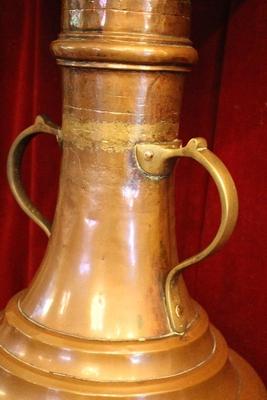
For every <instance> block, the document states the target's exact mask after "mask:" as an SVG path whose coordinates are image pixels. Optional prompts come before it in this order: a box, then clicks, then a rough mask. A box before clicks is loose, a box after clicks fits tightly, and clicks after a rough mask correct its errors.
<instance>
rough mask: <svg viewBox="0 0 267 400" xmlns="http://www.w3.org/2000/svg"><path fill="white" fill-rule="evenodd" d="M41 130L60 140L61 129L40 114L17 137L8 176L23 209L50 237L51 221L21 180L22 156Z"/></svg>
mask: <svg viewBox="0 0 267 400" xmlns="http://www.w3.org/2000/svg"><path fill="white" fill-rule="evenodd" d="M40 132H45V133H49V134H50V135H54V136H55V137H56V138H57V140H58V142H60V140H61V139H60V135H61V132H60V129H59V127H58V126H56V125H55V124H54V123H53V122H51V121H50V120H49V119H48V118H47V117H45V116H41V115H39V116H38V117H36V119H35V122H34V124H33V125H32V126H30V127H29V128H27V129H25V130H24V131H23V132H21V134H20V135H19V136H18V137H17V138H16V140H15V141H14V143H13V144H12V147H11V149H10V151H9V155H8V160H7V177H8V182H9V186H10V189H11V190H12V193H13V195H14V197H15V199H16V200H17V202H18V204H19V205H20V207H21V208H22V210H23V211H24V212H25V213H26V214H27V215H28V216H29V217H30V218H31V219H32V220H33V221H34V222H35V223H36V224H37V225H39V226H40V228H41V229H42V230H43V231H44V232H45V234H46V235H47V236H48V237H49V236H50V233H51V232H50V230H51V223H50V222H49V221H48V220H47V219H46V218H45V217H44V216H43V215H42V214H41V213H40V211H39V210H38V209H37V208H36V207H35V206H34V205H33V204H32V202H31V200H30V199H29V198H28V196H27V194H26V192H25V190H24V187H23V184H22V182H21V176H20V169H21V162H22V157H23V154H24V150H25V149H26V146H27V144H28V143H29V142H30V141H31V140H32V139H33V138H34V137H35V136H36V135H38V133H40Z"/></svg>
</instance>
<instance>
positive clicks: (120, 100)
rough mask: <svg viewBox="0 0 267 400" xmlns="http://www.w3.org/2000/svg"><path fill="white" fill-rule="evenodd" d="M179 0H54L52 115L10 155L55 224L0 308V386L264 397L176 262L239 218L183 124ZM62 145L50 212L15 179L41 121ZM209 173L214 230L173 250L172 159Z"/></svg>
mask: <svg viewBox="0 0 267 400" xmlns="http://www.w3.org/2000/svg"><path fill="white" fill-rule="evenodd" d="M189 35H190V2H189V1H188V0H135V1H132V0H104V1H103V0H63V1H62V32H61V34H60V36H59V39H58V40H57V41H55V42H53V44H52V49H53V51H54V54H55V55H56V58H57V62H58V64H59V65H60V66H61V67H62V71H63V122H62V128H61V129H60V128H58V127H56V126H55V125H54V124H52V123H51V122H49V121H47V120H46V119H43V118H42V117H37V119H36V121H35V123H34V125H33V126H31V127H30V128H28V129H26V130H25V131H24V132H22V134H20V135H19V136H18V138H17V139H16V141H15V142H14V144H13V145H12V148H11V150H10V154H9V157H8V178H9V183H10V186H11V190H12V192H13V194H14V196H15V198H16V200H17V201H18V203H19V205H20V206H21V207H22V209H23V210H24V211H25V212H26V213H27V214H28V215H29V216H30V217H31V218H32V219H33V220H34V221H35V222H36V223H37V224H38V225H39V226H40V227H41V228H42V229H43V230H44V231H45V233H46V234H47V235H48V236H49V242H48V247H47V251H46V254H45V256H44V259H43V261H42V263H41V266H40V268H39V270H38V272H37V274H36V277H35V278H34V280H33V282H32V283H31V285H30V287H29V288H28V289H27V290H24V291H23V292H21V293H19V294H17V295H16V296H15V297H14V298H13V299H12V300H11V301H10V303H9V304H8V306H7V308H6V309H5V310H4V311H3V312H2V313H1V314H0V398H1V399H7V400H15V399H16V400H17V399H20V400H26V399H27V400H28V399H30V400H52V399H53V400H83V399H89V398H90V399H113V400H114V399H130V398H133V399H136V400H137V399H138V400H140V399H151V400H264V399H265V400H266V391H265V388H264V386H263V384H262V382H261V381H260V379H259V378H258V377H257V375H256V373H255V372H254V371H253V369H252V368H251V367H250V366H248V364H247V363H246V362H245V361H244V360H243V359H241V358H240V357H239V356H238V355H236V354H235V353H234V352H233V351H232V350H229V349H228V347H227V345H226V343H225V341H224V339H223V337H222V335H221V334H220V333H219V332H218V331H217V330H216V329H215V328H214V327H213V326H212V325H210V324H209V320H208V317H207V315H206V313H205V311H204V310H203V309H202V308H201V306H200V305H199V304H197V303H196V302H195V301H193V300H192V299H191V297H190V295H189V294H188V291H187V289H186V286H185V283H184V281H183V277H182V274H181V271H182V270H183V269H184V268H186V267H188V266H189V265H192V264H194V263H196V262H198V261H200V260H203V259H204V258H205V257H207V256H208V255H210V254H211V253H212V252H214V251H215V250H217V249H218V248H219V247H220V246H221V245H222V244H223V243H224V242H225V241H226V240H227V239H228V237H229V236H230V234H231V232H232V230H233V228H234V226H235V222H236V218H237V212H238V200H237V194H236V189H235V185H234V183H233V180H232V178H231V176H230V174H229V172H228V170H227V169H226V167H225V166H224V165H223V163H222V162H221V161H220V160H219V159H218V157H216V156H215V155H214V154H213V153H212V152H211V151H209V150H208V149H207V144H206V142H205V140H204V139H202V138H195V139H192V140H190V141H189V143H188V144H187V145H186V146H184V147H182V144H181V141H180V139H179V114H180V109H181V101H182V93H183V83H184V78H185V74H186V73H187V72H188V71H190V68H191V65H192V63H193V62H195V61H196V60H197V54H196V51H195V50H194V49H193V47H192V45H191V42H190V40H189ZM42 132H44V133H49V134H53V135H54V136H55V137H56V138H57V140H58V141H59V142H60V144H61V146H62V165H61V173H60V187H59V196H58V202H57V207H56V213H55V218H54V221H53V224H52V227H51V226H50V223H49V222H48V221H47V220H46V219H45V217H43V216H42V214H41V213H40V212H39V211H38V209H37V208H36V207H35V206H34V205H33V204H32V202H31V201H30V200H29V198H28V197H27V195H26V193H25V190H24V188H23V186H22V183H21V180H20V164H21V159H22V156H23V152H24V149H25V146H26V144H27V143H28V142H29V141H30V139H31V138H32V137H34V136H35V135H36V134H38V133H42ZM177 157H190V158H192V159H194V160H196V161H198V162H199V163H200V164H201V165H202V166H204V168H205V169H206V170H207V171H208V172H209V173H210V175H211V176H212V178H213V180H214V181H215V183H216V185H217V188H218V191H219V195H220V201H221V209H222V215H221V223H220V227H219V230H218V232H217V234H216V236H215V238H214V239H213V241H212V242H211V243H210V245H208V247H207V248H205V249H204V250H202V251H201V252H200V253H199V254H197V255H195V256H192V257H190V258H188V259H186V260H185V261H182V262H179V260H178V256H177V246H176V238H175V212H174V211H175V204H174V174H173V167H174V163H175V159H176V158H177Z"/></svg>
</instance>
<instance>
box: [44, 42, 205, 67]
mask: <svg viewBox="0 0 267 400" xmlns="http://www.w3.org/2000/svg"><path fill="white" fill-rule="evenodd" d="M52 50H53V52H54V54H55V56H56V57H57V59H59V60H64V61H65V60H66V62H70V61H72V62H94V63H105V64H106V63H109V64H112V63H114V64H117V65H124V66H125V69H131V68H133V66H135V68H137V69H140V68H141V67H142V65H145V66H147V67H151V68H153V67H154V68H156V67H157V68H161V69H164V68H167V70H168V69H170V70H171V69H173V70H177V68H182V69H183V71H184V70H188V71H189V70H190V66H191V65H192V64H194V63H195V62H196V61H197V52H196V50H195V49H194V48H193V47H191V46H189V45H170V44H164V43H163V44H162V43H161V44H154V43H149V42H146V43H135V44H131V43H128V42H122V41H105V40H102V39H88V38H87V39H83V40H79V41H78V40H77V39H73V38H70V39H59V40H56V41H54V42H53V43H52ZM140 64H141V65H140ZM127 66H129V67H128V68H127Z"/></svg>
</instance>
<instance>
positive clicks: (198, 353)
mask: <svg viewBox="0 0 267 400" xmlns="http://www.w3.org/2000/svg"><path fill="white" fill-rule="evenodd" d="M22 294H23V293H22ZM22 294H20V295H19V296H21V295H22ZM17 303H18V296H16V297H15V298H14V299H13V300H12V301H11V302H10V303H9V305H8V307H7V310H6V314H5V317H4V319H3V321H2V324H1V331H0V347H1V342H2V343H3V344H2V349H3V351H4V352H5V353H6V354H7V355H8V356H9V357H10V358H11V359H12V358H14V359H15V360H16V361H17V362H19V363H21V364H23V365H25V366H26V367H27V366H32V367H33V368H34V369H36V370H37V371H38V370H40V371H43V372H46V373H47V372H48V371H50V373H53V374H60V375H64V376H73V377H75V379H83V380H89V381H90V380H93V381H104V382H105V381H110V382H114V383H116V382H126V381H128V382H141V381H143V380H161V379H165V378H166V377H168V378H169V377H171V376H178V375H184V374H186V373H187V372H189V371H192V370H195V369H198V368H200V367H201V366H203V365H205V364H206V363H208V362H209V359H210V358H213V356H214V353H215V351H216V348H215V343H216V342H215V341H216V339H214V335H213V333H211V332H210V330H209V325H208V318H207V316H206V314H205V312H204V311H202V310H200V317H199V319H198V320H197V321H196V322H195V324H194V325H193V326H192V327H191V329H190V332H189V334H188V336H185V337H183V338H181V337H179V336H170V337H162V338H157V339H148V340H145V341H129V342H126V341H122V342H116V341H112V342H109V341H106V342H105V341H99V340H98V341H97V340H88V339H87V340H86V339H85V338H77V337H70V336H67V335H64V334H63V333H58V332H54V331H50V330H47V329H46V328H45V327H41V326H39V325H36V324H35V323H34V321H31V320H30V319H28V318H25V316H24V315H23V314H21V312H20V310H19V309H18V306H17ZM192 332H193V333H192ZM215 336H216V335H215ZM200 349H202V350H200ZM192 355H193V356H192ZM110 365H113V366H114V368H112V369H111V368H110ZM77 371H78V373H77ZM118 371H119V373H118Z"/></svg>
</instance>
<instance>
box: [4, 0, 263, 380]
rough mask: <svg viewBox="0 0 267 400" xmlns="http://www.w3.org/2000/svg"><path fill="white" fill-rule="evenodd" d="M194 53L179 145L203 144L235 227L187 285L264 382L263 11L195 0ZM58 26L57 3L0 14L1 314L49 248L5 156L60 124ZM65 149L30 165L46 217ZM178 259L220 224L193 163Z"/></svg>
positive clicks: (28, 4) (22, 0)
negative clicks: (231, 184) (43, 121)
mask: <svg viewBox="0 0 267 400" xmlns="http://www.w3.org/2000/svg"><path fill="white" fill-rule="evenodd" d="M192 5H193V32H192V35H193V42H194V44H195V47H196V48H197V49H198V51H199V56H200V61H199V63H198V65H197V66H196V67H194V70H193V72H192V73H191V75H190V77H189V78H188V81H187V84H186V93H185V99H184V106H183V111H182V124H181V134H180V135H181V138H182V139H183V141H184V142H186V141H187V140H188V139H189V138H190V137H193V136H204V137H206V138H207V140H208V143H209V147H210V148H211V149H213V150H214V151H215V153H216V154H217V155H218V156H219V157H221V159H222V160H223V161H224V162H225V164H226V165H227V166H228V168H229V170H230V172H231V174H232V176H233V178H234V180H235V182H236V184H237V188H238V192H239V198H240V217H239V222H238V225H237V228H236V231H235V233H234V234H233V236H232V238H231V239H230V241H229V243H228V244H227V245H226V246H225V247H224V249H223V250H221V251H220V252H219V253H218V254H216V255H214V256H212V257H211V258H210V259H208V260H206V261H204V262H202V263H201V264H200V265H198V266H195V267H193V268H191V269H190V270H189V271H187V272H186V273H185V275H186V280H187V284H188V286H189V289H190V291H191V294H192V296H193V297H195V298H196V299H197V300H198V301H199V302H200V303H201V304H202V305H203V306H204V307H205V308H206V310H207V311H208V313H209V316H210V319H211V320H212V322H213V323H214V324H215V325H216V326H217V327H218V328H219V329H220V330H221V331H222V332H223V334H224V335H225V337H226V338H227V340H228V343H229V344H230V345H231V346H232V347H233V348H234V349H235V350H237V351H238V352H239V353H240V354H242V355H243V356H244V357H245V358H246V359H247V360H248V361H249V362H250V363H251V364H252V365H253V366H254V367H255V368H256V370H257V371H258V372H259V374H260V375H261V376H262V377H263V378H264V379H265V382H266V383H267V373H266V368H265V366H266V362H267V319H266V303H267V295H266V293H267V290H266V288H267V268H266V257H267V227H266V225H267V207H266V205H267V184H266V181H267V179H266V178H267V177H266V171H267V157H266V149H267V146H266V143H265V141H266V139H265V137H266V131H267V2H266V0H247V1H245V0H244V1H234V0H232V1H230V0H221V1H214V0H205V1H202V0H192ZM59 27H60V2H59V1H55V0H13V1H4V2H2V4H1V12H0V40H1V41H2V43H1V48H0V93H1V96H0V112H1V118H0V226H1V230H0V257H1V264H0V308H2V307H4V306H5V304H6V302H7V301H8V300H9V298H10V297H11V296H12V295H13V294H15V293H16V292H17V291H19V290H21V289H22V288H24V287H25V286H27V284H28V282H29V281H30V280H31V279H32V277H33V274H34V272H35V271H36V269H37V268H38V266H39V263H40V261H41V258H42V256H43V253H44V250H45V247H46V243H47V241H46V238H45V236H44V234H43V233H42V232H41V231H40V230H39V228H37V227H36V226H35V225H34V224H33V223H32V222H30V221H29V220H28V218H27V217H26V216H24V214H23V213H22V211H21V210H20V209H19V208H18V206H17V205H16V203H15V201H14V200H13V198H12V196H11V194H10V191H9V188H8V185H7V180H6V172H5V171H6V158H7V153H8V149H9V148H10V146H11V143H12V141H13V140H14V138H15V137H16V136H17V134H18V133H19V132H20V131H22V130H23V129H24V128H25V127H27V126H29V125H31V124H32V123H33V121H34V118H35V116H36V115H37V114H39V113H45V114H47V115H49V116H50V117H51V119H52V120H54V122H56V123H58V124H60V119H61V77H60V70H59V67H57V66H56V63H55V60H54V58H53V56H52V55H51V53H50V51H49V45H50V42H51V41H52V40H53V39H55V38H56V37H57V34H58V31H59ZM59 162H60V150H59V148H58V146H57V143H55V141H54V140H53V138H50V137H40V138H38V139H36V140H34V141H33V143H32V145H31V146H30V149H29V151H28V152H27V154H26V157H25V162H24V177H25V184H26V187H27V189H28V192H29V193H30V196H31V198H32V199H33V200H34V202H35V203H36V204H38V206H39V207H40V209H41V210H42V211H43V212H44V213H45V214H46V215H48V216H49V217H50V218H52V216H53V210H54V207H55V203H56V197H57V185H58V173H55V171H59ZM177 182H178V184H177V190H176V204H177V236H178V243H179V253H180V258H181V259H183V258H185V257H187V256H189V255H192V254H194V253H196V252H197V251H198V250H199V249H200V248H202V247H203V246H205V245H206V244H207V243H208V242H209V240H211V238H212V236H213V235H214V232H215V231H216V228H217V225H218V221H219V218H220V210H219V200H218V196H217V193H216V190H215V188H214V185H213V183H212V182H211V181H210V180H209V178H208V177H207V176H206V174H205V172H204V171H202V170H201V168H199V167H197V166H196V165H195V164H194V163H193V162H192V161H189V160H182V161H181V163H180V167H179V168H178V169H177Z"/></svg>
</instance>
